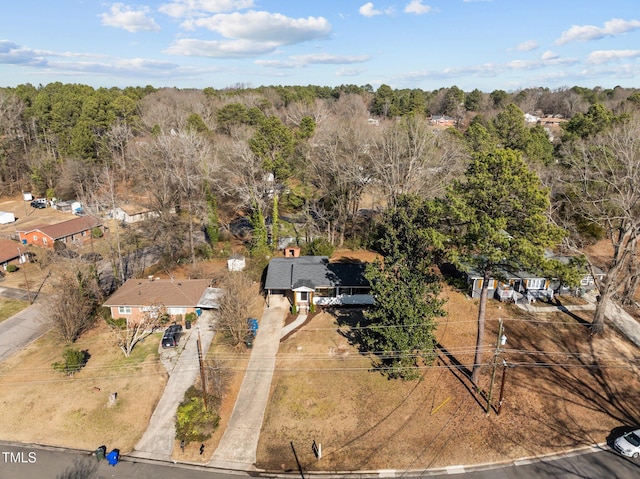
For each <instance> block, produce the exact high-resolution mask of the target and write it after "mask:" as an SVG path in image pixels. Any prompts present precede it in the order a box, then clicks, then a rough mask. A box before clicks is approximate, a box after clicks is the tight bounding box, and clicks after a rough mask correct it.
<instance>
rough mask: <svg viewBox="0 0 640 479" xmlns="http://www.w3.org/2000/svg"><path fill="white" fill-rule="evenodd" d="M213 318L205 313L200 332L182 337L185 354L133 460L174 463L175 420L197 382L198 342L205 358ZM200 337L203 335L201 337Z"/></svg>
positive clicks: (181, 357) (176, 366)
mask: <svg viewBox="0 0 640 479" xmlns="http://www.w3.org/2000/svg"><path fill="white" fill-rule="evenodd" d="M210 326H213V318H212V314H211V313H210V312H208V311H205V312H204V313H203V315H202V316H201V317H200V318H199V319H198V322H197V328H193V329H190V330H183V332H182V334H183V336H187V335H188V338H184V339H186V342H185V343H182V340H181V344H180V346H182V344H184V350H183V351H182V352H181V354H180V357H179V358H178V362H177V363H176V365H175V367H174V368H173V370H172V371H171V372H170V373H169V381H167V384H166V386H165V388H164V392H163V393H162V397H161V398H160V401H158V405H157V406H156V409H155V411H154V412H153V415H152V416H151V420H150V421H149V425H148V426H147V430H146V431H145V433H144V434H143V436H142V438H141V439H140V441H139V442H138V444H136V447H135V450H134V451H133V452H132V453H131V455H132V456H136V457H141V458H153V459H159V460H163V461H171V454H172V452H173V446H174V441H175V436H176V427H175V422H174V418H175V415H176V411H177V409H178V405H179V404H180V403H181V402H182V400H183V399H184V393H185V391H186V390H187V389H189V387H190V386H192V385H193V383H194V382H195V379H196V376H197V375H198V374H199V372H200V366H199V361H198V348H197V340H198V336H200V338H201V341H202V354H203V356H206V354H207V351H208V350H209V346H210V345H211V341H212V339H213V335H214V332H213V327H210ZM198 333H200V334H199V335H198Z"/></svg>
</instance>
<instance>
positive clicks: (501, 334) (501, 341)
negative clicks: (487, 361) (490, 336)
mask: <svg viewBox="0 0 640 479" xmlns="http://www.w3.org/2000/svg"><path fill="white" fill-rule="evenodd" d="M498 324H499V326H498V339H497V340H496V350H495V352H494V353H493V371H492V372H491V382H490V383H489V396H488V397H487V416H488V415H489V414H490V413H491V396H492V394H493V383H494V381H495V378H496V369H497V367H498V356H499V355H500V346H504V345H505V344H506V342H507V337H506V336H505V335H504V329H503V325H502V318H500V319H499V320H498Z"/></svg>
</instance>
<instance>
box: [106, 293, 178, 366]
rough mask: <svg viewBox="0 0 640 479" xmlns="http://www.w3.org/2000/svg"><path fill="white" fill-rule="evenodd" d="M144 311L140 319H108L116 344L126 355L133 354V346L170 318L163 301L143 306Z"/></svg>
mask: <svg viewBox="0 0 640 479" xmlns="http://www.w3.org/2000/svg"><path fill="white" fill-rule="evenodd" d="M143 309H144V313H143V314H142V316H141V317H140V319H139V320H138V321H133V320H130V319H129V318H119V319H112V320H108V321H107V324H108V325H109V327H110V328H111V331H112V333H113V337H114V340H115V342H116V345H117V346H118V347H119V348H120V349H121V350H122V352H123V353H124V355H125V357H129V356H131V352H132V351H133V348H135V346H136V344H138V343H139V342H140V341H142V340H143V339H144V338H146V337H147V336H149V335H151V334H152V333H153V332H154V331H155V330H156V329H157V328H159V327H161V326H163V325H164V324H166V323H167V321H168V320H169V315H168V314H167V309H166V307H165V306H164V305H163V304H161V303H154V304H150V305H148V306H146V307H144V308H143Z"/></svg>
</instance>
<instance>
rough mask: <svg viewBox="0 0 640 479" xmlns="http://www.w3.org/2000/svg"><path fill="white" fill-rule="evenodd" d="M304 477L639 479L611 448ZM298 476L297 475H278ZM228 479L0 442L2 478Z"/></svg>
mask: <svg viewBox="0 0 640 479" xmlns="http://www.w3.org/2000/svg"><path fill="white" fill-rule="evenodd" d="M303 472H304V473H305V474H304V475H305V477H306V478H309V477H318V476H321V475H322V476H323V477H327V478H340V477H352V478H357V479H365V478H371V479H373V478H386V477H403V478H405V479H412V478H424V477H430V478H435V479H445V478H450V477H451V476H452V475H455V476H456V477H460V478H463V479H521V478H526V479H550V478H555V479H609V478H617V479H637V478H638V477H639V475H640V461H639V460H636V461H634V460H631V459H627V458H624V457H621V456H619V455H617V454H615V453H613V452H612V451H609V450H598V449H594V450H593V451H589V452H587V453H580V454H576V455H570V456H567V457H562V458H559V459H545V460H536V461H532V462H530V463H525V462H522V463H519V464H517V465H509V466H505V467H498V468H487V469H485V470H476V471H472V470H466V471H465V468H463V467H450V468H447V469H440V470H437V471H436V470H431V471H372V472H371V473H367V474H363V473H353V474H331V473H327V474H320V473H309V472H306V471H303ZM274 475H275V474H260V473H256V472H253V473H251V476H253V477H256V476H260V477H273V476H274ZM278 476H288V477H290V478H292V479H293V478H299V477H300V475H299V473H297V471H295V472H291V473H289V474H286V475H285V474H278ZM111 477H114V478H122V479H165V478H171V479H205V478H213V479H231V478H234V477H235V478H238V477H249V475H248V474H246V473H242V472H234V473H228V472H225V471H220V470H215V469H211V468H207V467H204V466H191V465H186V464H173V463H167V462H159V461H152V460H140V459H136V458H131V457H128V456H124V457H123V458H122V460H121V462H120V463H119V464H117V465H116V466H113V467H112V466H109V465H108V464H107V463H106V461H101V462H100V463H97V462H96V458H95V456H90V455H89V453H88V452H84V451H70V450H64V449H57V448H51V447H37V446H16V445H11V444H3V443H0V479H33V478H38V479H54V478H55V479H80V478H82V479H103V478H104V479H106V478H111Z"/></svg>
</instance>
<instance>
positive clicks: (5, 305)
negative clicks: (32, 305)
mask: <svg viewBox="0 0 640 479" xmlns="http://www.w3.org/2000/svg"><path fill="white" fill-rule="evenodd" d="M27 306H29V303H28V302H27V301H20V300H19V299H4V298H0V323H1V322H2V321H4V320H5V319H7V318H10V317H11V316H13V315H14V314H18V313H19V312H20V311H22V310H23V309H25V308H26V307H27Z"/></svg>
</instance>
